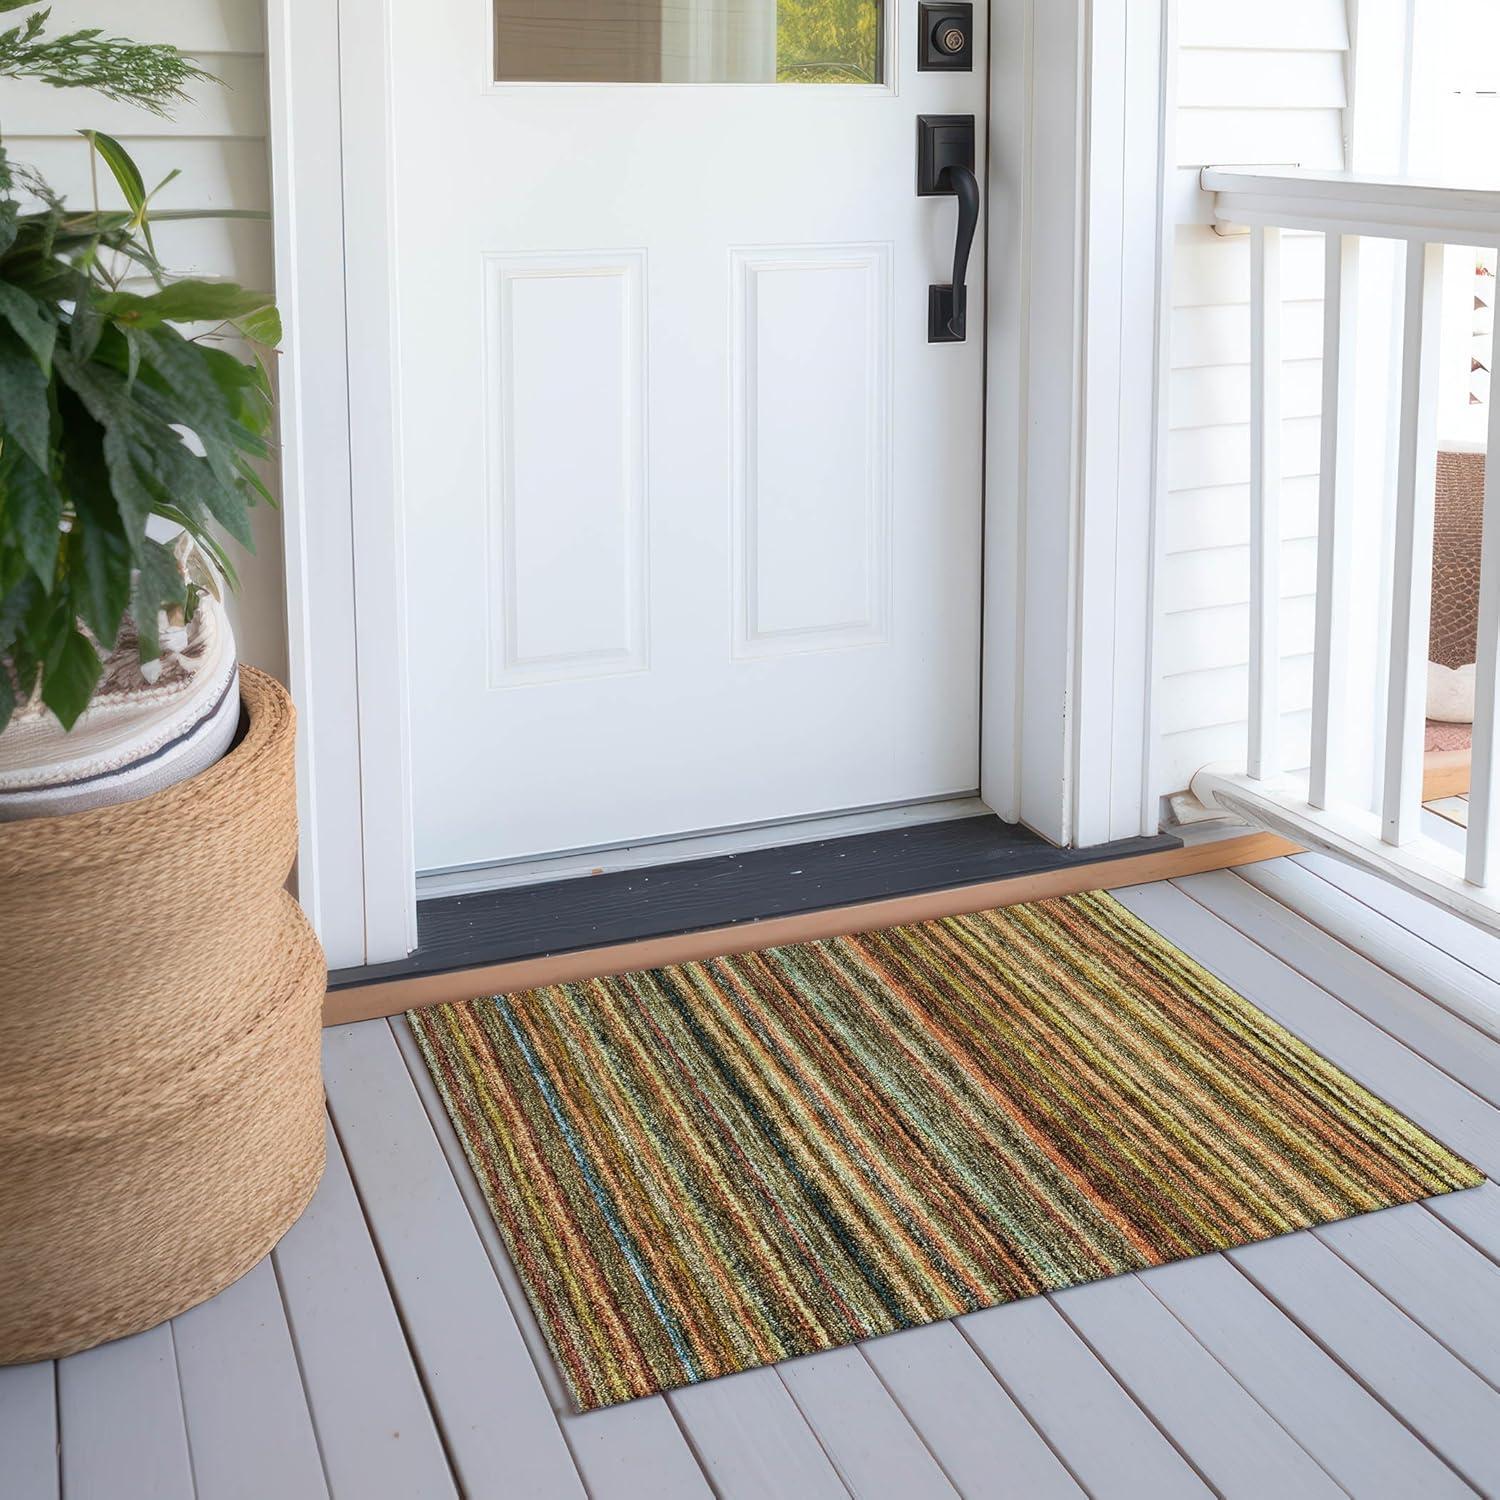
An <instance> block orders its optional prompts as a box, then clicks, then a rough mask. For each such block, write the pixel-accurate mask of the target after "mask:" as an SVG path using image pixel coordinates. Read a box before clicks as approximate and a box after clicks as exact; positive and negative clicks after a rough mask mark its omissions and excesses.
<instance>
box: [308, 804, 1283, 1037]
mask: <svg viewBox="0 0 1500 1500" xmlns="http://www.w3.org/2000/svg"><path fill="white" fill-rule="evenodd" d="M1301 852H1302V851H1301V849H1300V848H1299V847H1298V846H1297V845H1296V844H1291V843H1288V842H1287V841H1286V840H1285V839H1282V838H1278V837H1277V836H1276V835H1275V834H1270V833H1249V834H1244V835H1241V836H1239V837H1236V838H1228V839H1215V840H1213V841H1211V842H1206V843H1202V844H1195V845H1192V846H1191V847H1189V848H1186V849H1166V850H1162V851H1160V852H1157V853H1153V854H1142V855H1137V856H1135V857H1133V858H1126V859H1112V860H1103V861H1100V862H1099V863H1098V864H1084V865H1071V866H1065V867H1063V868H1061V869H1057V870H1047V871H1044V872H1042V873H1039V874H1031V875H1015V876H1011V877H1010V878H1009V879H1005V880H986V881H983V882H981V883H979V884H977V885H963V886H954V887H950V888H949V889H947V890H940V891H927V892H923V893H922V894H920V895H915V896H893V897H889V898H887V899H884V900H880V901H861V902H858V903H856V904H854V905H852V906H834V907H828V908H825V909H824V910H822V911H808V912H797V913H796V914H794V915H792V916H784V917H767V918H765V919H764V920H762V921H759V922H745V923H740V924H739V925H737V926H734V927H711V928H706V929H704V930H702V931H699V932H683V933H677V934H674V935H672V936H669V937H655V938H640V939H638V940H636V941H634V942H629V943H614V944H611V945H609V946H608V947H601V948H581V949H578V950H576V951H574V952H570V953H558V954H548V955H544V956H542V957H540V958H521V959H515V960H512V961H511V962H509V963H500V964H487V965H482V966H480V967H478V968H473V969H455V970H452V971H451V972H448V973H444V974H420V975H413V976H411V977H410V978H403V979H387V980H384V981H382V982H380V983H376V984H366V985H359V986H351V987H350V988H347V989H340V990H333V991H330V992H329V994H328V997H327V998H326V999H325V1000H324V1002H323V1024H324V1025H325V1026H343V1025H346V1024H347V1023H348V1022H350V1021H373V1020H376V1019H378V1018H380V1017H382V1016H395V1015H399V1014H400V1013H401V1012H402V1011H405V1010H413V1009H417V1008H419V1007H421V1006H424V1005H441V1004H443V1003H444V1002H446V1001H455V1000H472V999H473V998H474V996H476V995H499V994H513V993H515V992H516V991H518V990H529V989H535V988H536V987H537V986H538V985H543V984H566V983H568V982H569V981H571V980H577V979H597V978H599V977H601V976H602V975H605V974H624V973H628V972H629V971H630V970H632V969H655V968H659V967H661V966H662V965H663V964H679V963H689V962H691V961H693V960H694V959H704V958H722V957H723V956H724V955H725V954H728V953H744V952H746V951H748V950H750V949H754V948H771V947H774V946H776V945H777V944H779V943H806V942H813V941H816V940H817V939H819V938H833V937H847V936H848V935H849V934H850V933H855V932H866V931H869V930H870V929H871V928H879V927H895V926H899V925H900V924H901V923H903V922H923V921H927V920H929V919H931V918H933V917H957V916H963V915H965V914H967V913H969V912H976V911H991V910H993V909H994V908H995V907H997V906H1016V905H1018V904H1019V903H1020V902H1022V901H1043V900H1046V899H1047V898H1049V897H1052V896H1070V895H1073V894H1075V893H1076V892H1078V891H1100V890H1113V889H1116V888H1117V887H1120V886H1126V885H1143V884H1145V883H1146V882H1148V881H1152V880H1175V879H1177V878H1178V877H1179V876H1183V875H1200V874H1202V873H1203V872H1204V871H1205V870H1227V869H1232V868H1233V867H1234V866H1236V865H1248V864H1255V863H1256V862H1258V861H1260V860H1263V859H1276V858H1277V857H1279V856H1281V855H1286V854H1300V853H1301Z"/></svg>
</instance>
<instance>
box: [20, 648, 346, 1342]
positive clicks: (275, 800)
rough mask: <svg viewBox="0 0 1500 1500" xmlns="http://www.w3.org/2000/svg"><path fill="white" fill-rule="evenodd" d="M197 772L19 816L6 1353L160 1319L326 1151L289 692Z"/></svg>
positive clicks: (241, 1263)
mask: <svg viewBox="0 0 1500 1500" xmlns="http://www.w3.org/2000/svg"><path fill="white" fill-rule="evenodd" d="M241 698H242V702H243V706H244V713H245V718H246V720H247V721H248V727H247V730H246V732H245V735H244V737H243V739H242V740H241V741H240V743H239V744H238V745H236V746H235V747H234V748H233V749H232V750H231V751H230V752H229V754H228V755H226V756H225V757H224V759H223V760H221V761H219V762H218V763H217V764H216V765H214V766H212V767H210V768H209V769H208V770H207V771H204V772H203V773H201V774H200V775H198V776H195V777H193V778H192V779H191V780H188V781H184V782H180V783H179V784H177V785H176V786H172V787H169V788H167V789H166V790H165V791H162V792H158V793H157V794H156V795H154V796H151V797H145V798H142V799H141V800H139V801H136V802H129V803H124V804H121V805H119V806H116V807H103V808H98V809H95V810H93V811H88V812H80V813H74V814H72V815H71V816H68V817H60V818H36V819H33V820H30V821H28V822H22V823H15V824H9V825H7V826H5V827H4V828H3V829H0V989H3V994H0V1288H3V1289H4V1290H3V1293H0V1364H14V1363H18V1362H20V1361H25V1360H33V1359H42V1358H48V1357H54V1356H58V1355H63V1354H68V1353H71V1352H73V1351H75V1350H78V1349H86V1348H88V1347H89V1346H90V1345H92V1344H97V1343H100V1342H102V1341H103V1340H105V1339H111V1338H119V1337H121V1336H122V1335H124V1334H128V1333H134V1332H137V1331H138V1330H140V1329H143V1328H149V1327H151V1326H152V1325H154V1324H156V1323H160V1322H161V1321H162V1320H163V1319H165V1318H169V1317H171V1316H173V1315H174V1314H175V1313H179V1312H182V1311H183V1310H185V1309H186V1308H189V1307H192V1306H193V1305H194V1304H195V1303H198V1302H201V1301H203V1300H204V1299H205V1298H206V1297H211V1296H212V1295H213V1294H214V1293H215V1292H217V1291H219V1290H221V1289H222V1288H223V1287H225V1286H227V1285H228V1284H229V1283H230V1282H232V1281H233V1280H235V1278H236V1277H238V1276H241V1275H243V1274H244V1273H245V1272H246V1271H248V1270H249V1269H250V1267H251V1266H253V1265H254V1264H255V1263H256V1262H257V1261H258V1260H260V1259H261V1257H262V1256H264V1255H265V1253H266V1252H267V1251H268V1250H269V1249H270V1248H271V1247H272V1246H273V1245H274V1244H275V1243H276V1241H277V1240H278V1239H280V1237H281V1235H282V1234H283V1233H284V1232H285V1231H286V1229H287V1227H288V1226H289V1225H290V1224H291V1223H292V1222H293V1221H294V1220H295V1219H296V1218H297V1216H298V1214H300V1213H301V1211H302V1209H303V1208H304V1207H305V1206H306V1204H307V1200H308V1199H309V1198H310V1197H311V1196H312V1191H313V1189H314V1188H315V1187H316V1186H317V1182H318V1178H319V1176H320V1175H321V1173H322V1170H323V1088H322V1079H321V1074H320V1071H319V1024H320V1016H319V1012H320V1007H321V1002H322V997H323V990H324V979H325V970H324V963H323V955H322V952H321V950H320V949H319V947H318V942H317V939H316V938H315V937H314V936H313V933H312V930H311V928H310V927H309V926H308V924H307V921H306V919H305V918H304V917H303V915H302V912H301V910H300V909H299V908H298V906H297V904H296V902H295V901H293V900H292V898H291V897H290V896H289V895H288V894H287V893H286V890H285V888H284V887H285V881H286V876H287V872H288V871H289V870H290V869H291V865H292V859H293V856H294V854H295V852H296V837H297V813H296V798H295V791H294V782H293V769H292V746H293V737H294V722H293V714H292V706H291V702H290V700H289V699H288V697H287V695H286V693H285V691H284V690H283V689H282V688H281V687H280V686H279V685H278V684H277V683H275V682H273V681H272V680H271V678H269V677H267V676H265V675H264V674H263V673H260V672H256V671H253V670H249V669H246V670H244V671H243V672H242V674H241Z"/></svg>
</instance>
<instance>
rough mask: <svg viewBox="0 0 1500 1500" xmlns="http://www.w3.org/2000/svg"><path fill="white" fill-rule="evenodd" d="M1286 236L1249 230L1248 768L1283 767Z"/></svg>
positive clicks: (1267, 771)
mask: <svg viewBox="0 0 1500 1500" xmlns="http://www.w3.org/2000/svg"><path fill="white" fill-rule="evenodd" d="M1280 626H1281V231H1280V230H1279V229H1252V230H1251V231H1250V715H1249V717H1250V727H1249V743H1248V746H1247V751H1246V756H1245V769H1246V772H1247V774H1248V775H1250V776H1252V777H1254V778H1255V779H1256V780H1258V781H1259V780H1269V779H1270V778H1272V777H1274V776H1276V774H1277V773H1278V771H1279V770H1280V767H1281V706H1280V693H1279V691H1278V689H1279V686H1280V681H1279V679H1280V673H1281V641H1280V635H1281V630H1280Z"/></svg>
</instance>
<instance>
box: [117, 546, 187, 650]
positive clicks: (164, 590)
mask: <svg viewBox="0 0 1500 1500" xmlns="http://www.w3.org/2000/svg"><path fill="white" fill-rule="evenodd" d="M187 588H188V586H187V579H185V578H184V577H183V576H182V569H181V568H180V567H179V566H178V563H177V558H176V556H175V555H174V554H173V552H172V550H171V548H170V547H164V546H162V544H161V543H160V542H158V541H156V540H155V539H154V538H153V537H147V538H146V544H145V546H144V547H143V548H142V549H141V566H140V571H139V572H138V573H137V574H136V578H135V589H134V591H133V593H132V594H131V597H130V614H131V618H132V619H134V621H135V628H136V631H137V633H138V635H139V637H140V647H141V653H140V654H141V660H142V661H155V660H156V659H157V657H159V656H160V655H161V641H160V638H159V621H158V619H157V616H158V615H159V614H160V613H161V611H162V610H163V609H166V608H169V607H171V606H172V605H178V606H181V607H186V605H187Z"/></svg>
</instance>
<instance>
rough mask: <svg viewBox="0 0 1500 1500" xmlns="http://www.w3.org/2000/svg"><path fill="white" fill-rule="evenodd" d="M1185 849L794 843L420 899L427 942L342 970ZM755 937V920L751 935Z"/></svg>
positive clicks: (625, 935)
mask: <svg viewBox="0 0 1500 1500" xmlns="http://www.w3.org/2000/svg"><path fill="white" fill-rule="evenodd" d="M1180 847H1181V841H1180V840H1178V839H1177V838H1175V837H1173V836H1171V835H1158V836H1156V837H1153V838H1134V839H1121V840H1119V841H1117V842H1115V843H1112V844H1105V845H1102V846H1099V847H1097V848H1093V849H1084V850H1079V849H1059V848H1057V847H1055V846H1054V845H1052V844H1049V843H1048V842H1047V841H1046V840H1045V839H1043V838H1041V837H1040V836H1039V835H1038V834H1035V833H1032V832H1031V830H1030V829H1027V828H1022V827H1019V826H1017V825H1015V824H1011V823H1003V822H1001V821H1000V819H999V818H996V817H994V816H993V815H986V816H984V817H977V818H974V817H970V818H957V819H952V820H949V821H940V822H934V823H921V824H915V825H908V826H900V827H895V828H888V829H881V830H877V831H875V832H870V833H859V834H852V835H848V836H846V837H843V838H833V839H820V840H816V841H813V842H809V843H793V844H782V845H778V846H777V847H775V848H771V849H749V850H745V851H743V852H741V853H738V854H720V855H714V856H711V857H709V858H704V859H692V860H683V861H681V862H677V863H668V864H657V865H652V866H650V867H647V868H641V869H624V870H616V871H614V872H611V873H608V874H603V875H595V876H585V877H583V878H581V879H571V880H557V881H550V882H542V883H540V884H534V885H527V886H517V887H510V888H505V889H500V890H495V889H491V890H485V891H480V892H474V893H470V894H462V895H443V896H430V897H428V898H426V899H425V900H421V901H419V902H418V903H417V934H418V947H417V950H416V951H415V952H414V953H412V954H411V955H410V956H408V957H407V958H405V959H401V960H398V961H396V962H394V963H385V964H372V965H366V966H363V967H359V968H349V969H338V970H335V971H333V972H332V973H330V975H329V989H330V991H331V992H335V993H336V992H339V991H344V990H350V989H359V988H363V987H365V986H370V985H380V984H389V983H393V982H396V981H401V980H411V979H417V978H422V977H426V976H432V975H441V974H446V973H456V972H460V971H464V970H474V969H484V968H492V967H494V966H496V965H501V964H511V963H516V962H519V961H524V960H528V959H540V958H551V957H556V956H558V955H563V954H569V953H578V952H583V951H587V950H592V949H600V948H617V947H619V946H621V945H624V944H631V943H638V942H641V941H643V940H648V939H657V938H668V937H677V936H681V935H683V934H689V933H694V932H703V931H710V930H722V929H728V928H736V927H745V928H746V929H753V928H754V927H755V924H758V923H765V922H768V921H772V920H774V919H777V918H785V917H794V916H802V915H806V914H808V913H815V912H819V911H826V910H829V909H831V908H842V907H848V906H857V905H860V904H863V903H869V902H882V901H891V900H893V899H900V898H904V897H911V896H919V895H925V894H927V893H930V892H935V891H944V890H951V889H954V888H956V887H961V886H979V885H984V884H986V883H994V882H999V881H1005V880H1008V879H1013V878H1016V877H1018V876H1026V875H1038V874H1043V873H1045V872H1048V871H1054V870H1066V869H1070V868H1075V867H1082V866H1092V865H1096V864H1099V863H1100V862H1101V861H1110V860H1119V859H1127V858H1130V857H1131V856H1140V855H1146V854H1154V853H1161V852H1164V851H1168V850H1173V849H1177V848H1180ZM754 942H755V937H754V936H752V934H751V931H749V930H747V932H746V937H745V946H750V945H752V944H753V943H754Z"/></svg>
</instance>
